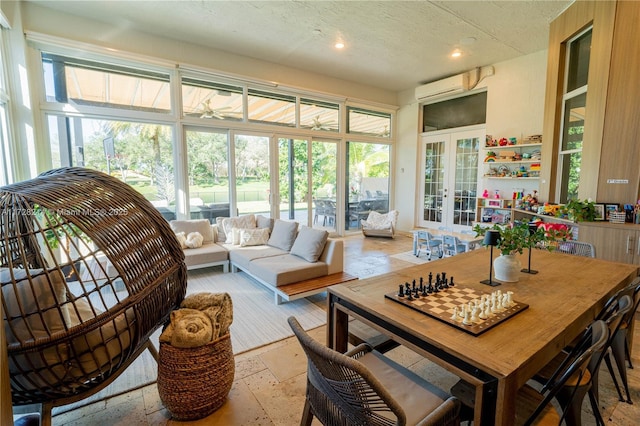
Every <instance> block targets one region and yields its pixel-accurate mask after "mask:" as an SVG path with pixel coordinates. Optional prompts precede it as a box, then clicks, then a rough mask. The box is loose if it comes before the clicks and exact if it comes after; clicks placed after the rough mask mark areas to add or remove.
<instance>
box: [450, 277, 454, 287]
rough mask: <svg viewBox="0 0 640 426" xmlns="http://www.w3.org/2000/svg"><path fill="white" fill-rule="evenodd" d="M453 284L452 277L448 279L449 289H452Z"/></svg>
mask: <svg viewBox="0 0 640 426" xmlns="http://www.w3.org/2000/svg"><path fill="white" fill-rule="evenodd" d="M454 285H455V284H454V283H453V275H451V278H449V287H453V286H454Z"/></svg>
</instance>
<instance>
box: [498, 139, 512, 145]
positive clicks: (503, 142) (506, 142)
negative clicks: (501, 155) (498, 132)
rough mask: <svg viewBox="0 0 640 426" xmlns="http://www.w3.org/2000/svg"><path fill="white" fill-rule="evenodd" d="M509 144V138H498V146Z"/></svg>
mask: <svg viewBox="0 0 640 426" xmlns="http://www.w3.org/2000/svg"><path fill="white" fill-rule="evenodd" d="M508 144H509V139H507V138H500V140H499V141H498V145H500V146H507V145H508Z"/></svg>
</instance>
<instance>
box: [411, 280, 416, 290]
mask: <svg viewBox="0 0 640 426" xmlns="http://www.w3.org/2000/svg"><path fill="white" fill-rule="evenodd" d="M411 289H412V290H413V291H416V280H413V286H412V287H411Z"/></svg>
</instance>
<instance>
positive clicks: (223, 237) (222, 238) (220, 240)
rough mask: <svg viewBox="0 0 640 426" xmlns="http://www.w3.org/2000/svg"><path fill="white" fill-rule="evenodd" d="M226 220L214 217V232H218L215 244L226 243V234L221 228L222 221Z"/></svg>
mask: <svg viewBox="0 0 640 426" xmlns="http://www.w3.org/2000/svg"><path fill="white" fill-rule="evenodd" d="M225 219H228V217H220V216H218V217H216V225H217V226H216V230H217V232H218V236H217V238H216V242H217V243H224V242H225V241H227V234H225V233H224V228H223V227H222V221H223V220H225Z"/></svg>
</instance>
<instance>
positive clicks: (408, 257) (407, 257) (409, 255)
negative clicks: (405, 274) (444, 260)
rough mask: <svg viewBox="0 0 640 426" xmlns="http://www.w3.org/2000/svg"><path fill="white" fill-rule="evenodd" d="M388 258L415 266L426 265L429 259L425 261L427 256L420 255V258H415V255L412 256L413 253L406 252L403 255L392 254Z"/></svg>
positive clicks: (435, 257)
mask: <svg viewBox="0 0 640 426" xmlns="http://www.w3.org/2000/svg"><path fill="white" fill-rule="evenodd" d="M389 257H392V258H394V259H398V260H403V261H405V262H409V263H415V264H416V265H422V264H424V263H428V262H429V259H427V255H426V254H424V253H422V254H421V255H420V257H416V255H415V254H413V251H407V252H404V253H398V254H392V255H390V256H389ZM437 258H438V257H437V256H434V257H433V259H432V260H435V259H437Z"/></svg>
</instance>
